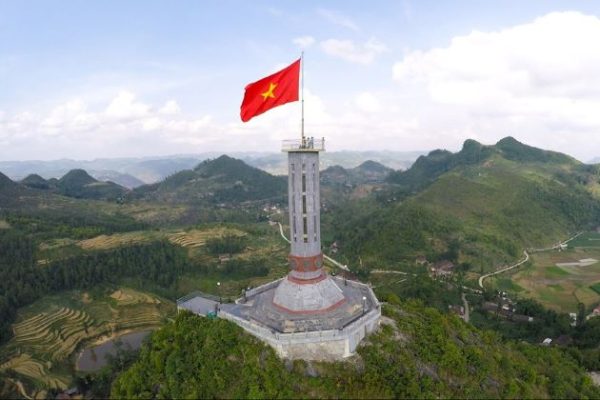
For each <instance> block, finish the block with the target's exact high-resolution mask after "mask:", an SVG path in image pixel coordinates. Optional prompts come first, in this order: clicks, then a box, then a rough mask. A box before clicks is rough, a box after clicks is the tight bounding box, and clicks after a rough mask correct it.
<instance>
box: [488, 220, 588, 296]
mask: <svg viewBox="0 0 600 400" xmlns="http://www.w3.org/2000/svg"><path fill="white" fill-rule="evenodd" d="M582 233H583V231H581V232H577V233H576V234H575V235H573V236H571V237H570V238H568V239H567V240H564V241H562V242H559V243H558V244H556V245H554V246H552V247H548V248H545V249H531V250H530V251H531V252H542V251H548V250H556V249H558V248H560V247H561V246H562V245H564V244H567V243H569V242H570V241H571V240H573V239H575V238H576V237H577V236H579V235H581V234H582ZM523 254H525V258H523V259H522V260H521V261H519V262H518V263H516V264H514V265H511V266H510V267H506V268H503V269H499V270H498V271H494V272H490V273H489V274H485V275H481V276H480V277H479V287H480V288H482V289H483V281H484V280H485V279H486V278H488V277H490V276H493V275H496V274H500V273H502V272H506V271H510V270H511V269H513V268H517V267H518V266H519V265H521V264H523V263H526V262H527V261H529V254H528V253H527V250H523Z"/></svg>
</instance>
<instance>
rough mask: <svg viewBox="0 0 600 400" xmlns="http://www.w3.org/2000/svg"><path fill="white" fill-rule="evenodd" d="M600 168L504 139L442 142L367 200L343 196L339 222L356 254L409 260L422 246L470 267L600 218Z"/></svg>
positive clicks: (336, 227) (343, 239) (433, 255)
mask: <svg viewBox="0 0 600 400" xmlns="http://www.w3.org/2000/svg"><path fill="white" fill-rule="evenodd" d="M596 173H597V168H596V167H595V166H588V165H585V164H582V163H580V162H578V161H577V160H575V159H573V158H571V157H569V156H567V155H564V154H561V153H556V152H550V151H545V150H541V149H537V148H534V147H531V146H527V145H524V144H522V143H520V142H518V141H517V140H515V139H514V138H510V137H509V138H505V139H502V140H501V141H499V142H498V143H497V144H495V145H492V146H485V145H482V144H480V143H478V142H476V141H474V140H467V141H466V142H465V143H464V146H463V148H462V150H461V151H459V152H457V153H451V152H449V151H446V150H435V151H432V152H430V153H429V154H428V155H427V156H421V157H419V159H417V161H416V162H415V163H414V165H413V166H412V167H411V168H410V169H408V170H407V171H397V172H392V173H391V174H390V175H389V176H388V179H387V182H388V183H389V184H390V186H389V187H388V188H387V189H386V191H385V192H383V193H382V192H380V193H377V195H376V196H371V197H370V198H369V199H367V200H362V201H354V202H350V203H345V204H344V206H343V207H339V208H338V209H337V210H336V212H335V215H334V216H332V224H333V228H332V231H334V232H336V234H337V236H336V239H339V240H340V242H339V244H341V245H342V247H343V248H346V249H347V250H348V254H349V256H350V257H353V256H358V255H361V256H362V257H363V260H364V258H365V256H366V257H367V258H369V259H372V260H379V261H381V260H382V259H384V260H388V261H393V262H395V263H397V262H402V261H404V262H410V260H414V258H415V257H416V256H418V255H426V256H427V257H429V259H430V260H431V259H432V260H436V259H439V258H450V259H452V260H453V261H455V262H459V263H466V267H467V268H470V267H472V266H476V267H477V272H480V269H481V265H482V264H485V265H488V266H493V265H499V264H501V263H502V262H508V261H509V260H513V259H514V258H516V257H519V255H520V252H521V251H522V250H523V248H525V247H537V246H541V245H547V244H548V243H553V242H556V241H557V240H559V239H561V238H565V237H567V236H568V235H569V233H571V232H574V231H576V230H579V229H582V228H585V227H595V226H596V225H598V221H600V202H599V200H598V197H597V195H596V191H597V185H598V182H597V178H596Z"/></svg>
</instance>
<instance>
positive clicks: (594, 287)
mask: <svg viewBox="0 0 600 400" xmlns="http://www.w3.org/2000/svg"><path fill="white" fill-rule="evenodd" d="M590 289H592V290H593V291H594V292H596V293H598V294H599V295H600V282H598V283H595V284H593V285H592V286H590Z"/></svg>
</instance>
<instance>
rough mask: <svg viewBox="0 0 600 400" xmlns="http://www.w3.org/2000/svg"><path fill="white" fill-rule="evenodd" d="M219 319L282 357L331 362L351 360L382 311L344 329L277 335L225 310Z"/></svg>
mask: <svg viewBox="0 0 600 400" xmlns="http://www.w3.org/2000/svg"><path fill="white" fill-rule="evenodd" d="M219 317H221V318H223V319H227V320H229V321H232V322H234V323H235V324H237V325H238V326H240V327H241V328H243V329H244V330H245V331H247V332H248V333H250V334H252V335H254V336H256V337H257V338H258V339H260V340H262V341H263V342H265V343H267V344H268V345H270V346H271V347H273V349H275V351H276V352H277V354H278V355H279V356H280V357H282V358H291V359H303V360H321V361H334V360H340V359H343V358H346V357H350V356H351V355H353V354H354V353H355V352H356V348H357V346H358V345H359V343H360V342H361V341H362V339H364V338H365V336H366V335H368V334H369V333H371V332H373V331H374V330H375V329H377V327H378V326H379V319H380V317H381V310H380V309H379V308H377V309H373V310H371V311H370V312H368V313H367V314H365V315H364V316H363V317H362V318H360V319H358V320H356V321H354V322H353V323H352V324H350V325H349V326H347V327H346V328H344V329H343V330H327V331H315V332H298V333H277V332H272V331H271V330H269V329H267V328H265V327H264V326H261V325H259V324H257V323H256V322H253V321H247V320H245V319H242V318H240V317H237V316H235V315H233V314H230V313H228V312H226V311H221V312H219Z"/></svg>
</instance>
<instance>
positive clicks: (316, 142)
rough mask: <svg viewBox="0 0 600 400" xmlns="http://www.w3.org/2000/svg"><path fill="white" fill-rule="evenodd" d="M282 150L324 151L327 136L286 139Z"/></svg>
mask: <svg viewBox="0 0 600 400" xmlns="http://www.w3.org/2000/svg"><path fill="white" fill-rule="evenodd" d="M281 150H282V151H294V150H298V151H303V150H304V151H324V150H325V138H321V139H317V138H314V137H307V138H304V139H292V140H284V141H283V143H282V146H281Z"/></svg>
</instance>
